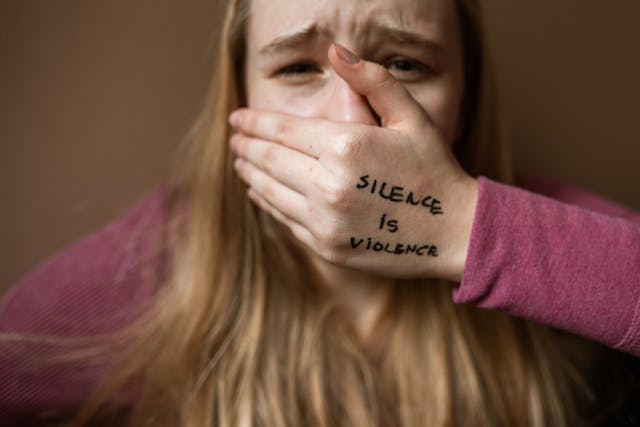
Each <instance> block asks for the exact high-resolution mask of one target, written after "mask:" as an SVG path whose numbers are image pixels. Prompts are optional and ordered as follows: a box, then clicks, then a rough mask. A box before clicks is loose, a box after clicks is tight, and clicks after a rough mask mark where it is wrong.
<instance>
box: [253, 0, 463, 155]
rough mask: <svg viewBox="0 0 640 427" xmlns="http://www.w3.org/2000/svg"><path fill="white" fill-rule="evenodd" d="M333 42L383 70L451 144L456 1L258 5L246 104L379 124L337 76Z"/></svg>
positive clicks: (286, 0)
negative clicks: (329, 54) (332, 59)
mask: <svg viewBox="0 0 640 427" xmlns="http://www.w3.org/2000/svg"><path fill="white" fill-rule="evenodd" d="M334 41H335V42H336V43H339V44H341V45H343V46H345V47H346V48H348V49H350V50H352V51H353V52H355V53H356V54H358V55H359V56H360V57H362V58H364V59H366V60H369V61H373V62H376V63H379V64H381V65H383V66H385V67H386V68H387V69H388V70H389V71H390V72H391V74H393V76H394V77H395V78H396V79H397V80H399V81H400V82H401V83H402V84H404V86H405V87H406V88H407V90H408V91H409V92H410V93H411V95H412V96H413V97H414V98H415V99H416V101H418V102H419V103H420V104H421V105H422V107H423V108H424V109H425V111H426V112H427V113H428V114H429V116H430V117H431V119H432V121H433V122H434V124H435V126H436V127H437V128H438V129H439V130H440V131H441V132H442V134H443V136H444V137H445V138H446V139H447V141H448V142H449V143H450V144H453V142H454V141H455V140H456V139H457V136H458V132H459V131H461V129H459V126H460V124H459V110H460V102H461V98H462V92H463V58H462V45H461V40H460V29H459V22H458V18H457V13H456V6H455V4H454V2H453V1H451V0H322V1H318V0H295V1H291V0H253V1H252V9H251V16H250V18H249V23H248V28H247V58H246V59H247V62H246V76H245V78H246V85H247V86H246V87H247V97H248V99H247V100H248V107H249V108H256V109H262V110H271V111H277V112H282V113H288V114H292V115H298V116H307V117H318V118H324V119H330V120H335V121H342V122H351V121H352V122H361V123H368V124H376V119H375V116H374V115H373V114H372V112H371V109H370V108H369V105H368V103H367V101H366V99H365V98H363V97H362V96H360V95H359V94H358V93H356V92H354V91H353V89H351V87H350V86H348V85H347V84H346V83H345V81H344V80H342V78H340V77H339V76H338V75H337V74H336V73H335V72H334V71H333V69H332V67H331V65H330V63H329V60H328V58H327V51H328V49H329V46H330V44H331V43H332V42H334Z"/></svg>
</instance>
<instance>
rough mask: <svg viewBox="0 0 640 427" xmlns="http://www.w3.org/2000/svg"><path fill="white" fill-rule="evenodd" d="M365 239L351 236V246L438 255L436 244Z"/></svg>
mask: <svg viewBox="0 0 640 427" xmlns="http://www.w3.org/2000/svg"><path fill="white" fill-rule="evenodd" d="M364 241H365V240H364V239H361V238H355V237H352V238H351V248H352V249H357V248H358V247H359V246H360V245H363V246H362V248H363V249H364V250H366V251H374V252H386V253H389V254H394V255H407V254H416V255H417V256H430V257H437V256H438V247H437V246H435V245H409V244H403V243H395V244H394V243H388V242H387V243H382V242H380V241H378V240H373V239H371V237H367V243H364Z"/></svg>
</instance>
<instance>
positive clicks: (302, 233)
mask: <svg viewBox="0 0 640 427" xmlns="http://www.w3.org/2000/svg"><path fill="white" fill-rule="evenodd" d="M247 196H249V198H250V199H251V200H252V201H253V202H254V203H255V204H256V205H258V207H259V208H260V209H262V210H264V211H265V212H267V213H268V214H269V215H271V216H272V217H274V218H275V219H276V220H277V221H280V222H281V223H282V224H284V225H285V226H287V227H289V229H290V230H291V232H292V233H293V235H294V236H296V237H297V238H298V239H299V240H300V241H302V242H303V243H305V244H306V245H308V246H309V247H313V246H312V245H313V243H314V238H313V235H312V234H311V232H310V231H309V230H308V229H307V228H306V227H305V226H303V225H301V224H300V223H298V222H296V221H294V220H293V219H291V218H289V217H288V216H286V215H285V214H283V213H282V212H280V211H279V210H278V209H276V208H275V207H274V206H273V205H272V204H271V203H269V202H267V200H266V199H265V198H264V197H262V196H261V195H260V194H259V193H258V192H257V191H255V190H254V189H253V188H249V189H248V190H247Z"/></svg>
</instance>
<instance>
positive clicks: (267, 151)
mask: <svg viewBox="0 0 640 427" xmlns="http://www.w3.org/2000/svg"><path fill="white" fill-rule="evenodd" d="M261 157H262V159H261V160H262V161H263V162H264V164H265V166H266V165H269V164H270V163H272V162H273V161H275V160H276V158H277V157H278V150H277V149H276V147H275V146H274V145H271V144H269V145H267V146H266V147H264V150H263V151H262V156H261Z"/></svg>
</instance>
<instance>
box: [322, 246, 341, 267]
mask: <svg viewBox="0 0 640 427" xmlns="http://www.w3.org/2000/svg"><path fill="white" fill-rule="evenodd" d="M320 256H321V257H322V258H324V259H325V260H326V261H328V262H330V263H332V264H337V265H340V264H343V263H344V261H345V260H346V257H345V256H344V255H343V254H342V252H341V251H338V250H331V249H323V250H321V251H320Z"/></svg>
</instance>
